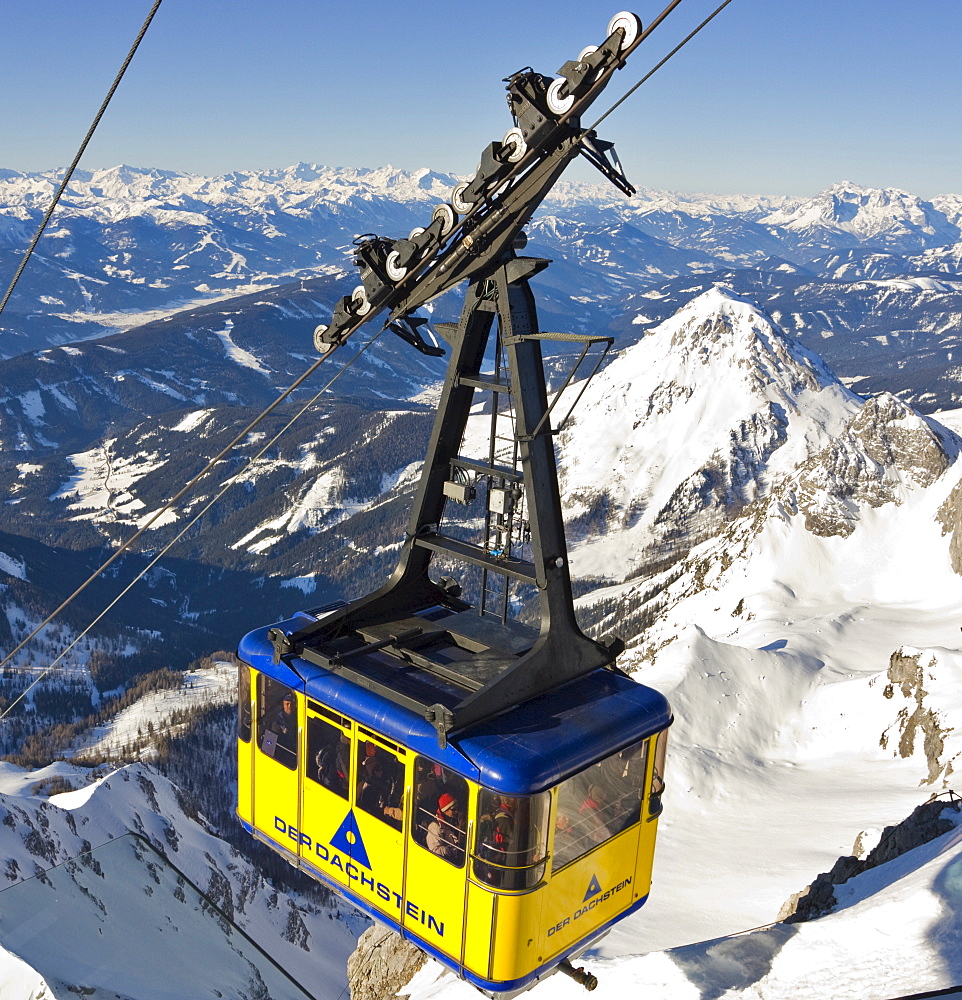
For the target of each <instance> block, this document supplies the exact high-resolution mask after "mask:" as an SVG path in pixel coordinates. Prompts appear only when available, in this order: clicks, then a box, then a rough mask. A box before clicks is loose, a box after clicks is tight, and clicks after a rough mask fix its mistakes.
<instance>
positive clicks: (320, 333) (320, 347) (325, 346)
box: [314, 324, 337, 354]
mask: <svg viewBox="0 0 962 1000" xmlns="http://www.w3.org/2000/svg"><path fill="white" fill-rule="evenodd" d="M327 330H328V328H327V327H326V326H324V325H323V324H322V325H321V326H316V327H314V349H315V350H316V351H317V352H318V353H319V354H328V353H330V352H331V351H333V350H334V348H335V347H337V344H329V343H328V342H327V341H326V340H324V339H323V337H324V334H325V333H327Z"/></svg>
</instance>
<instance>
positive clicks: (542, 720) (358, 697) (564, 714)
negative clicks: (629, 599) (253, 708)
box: [239, 619, 671, 794]
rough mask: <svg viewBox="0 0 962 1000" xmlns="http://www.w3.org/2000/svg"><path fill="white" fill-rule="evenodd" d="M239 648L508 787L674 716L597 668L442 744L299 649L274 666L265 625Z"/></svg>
mask: <svg viewBox="0 0 962 1000" xmlns="http://www.w3.org/2000/svg"><path fill="white" fill-rule="evenodd" d="M300 624H303V621H302V620H299V619H295V620H293V621H292V622H289V623H283V625H282V626H281V627H288V626H291V625H293V626H295V627H296V626H297V625H300ZM239 652H240V655H241V657H242V658H243V659H245V660H246V661H247V662H248V663H250V664H251V665H252V666H254V667H255V668H256V669H257V670H260V671H263V672H264V673H265V674H268V675H270V676H271V677H274V678H276V679H277V680H279V681H282V682H283V683H285V684H287V685H289V686H290V687H293V688H296V689H298V690H302V691H304V692H305V693H306V694H307V696H308V697H309V698H314V699H316V700H317V701H319V702H321V703H322V704H324V705H326V706H328V707H330V708H332V709H335V710H337V711H340V712H342V713H343V714H344V715H347V716H350V717H351V718H354V719H356V720H357V721H358V722H360V723H361V725H364V726H369V727H370V728H371V729H374V730H376V731H378V732H380V733H383V734H384V735H385V736H387V737H388V738H389V739H392V740H394V741H396V742H397V743H400V744H402V745H404V746H407V747H410V748H411V749H412V750H413V751H415V752H416V753H420V754H424V755H425V756H428V757H430V758H432V759H433V760H436V761H438V762H439V763H441V764H444V765H445V766H446V767H453V768H454V769H455V770H457V771H459V772H460V773H462V774H464V775H465V776H466V777H468V778H471V779H472V780H474V781H478V782H480V783H481V784H483V785H486V786H487V787H488V788H492V789H494V790H495V791H498V792H503V793H505V794H525V793H532V792H537V791H541V790H543V789H545V788H550V787H551V786H552V785H555V784H557V783H558V782H559V781H561V780H563V779H564V778H566V777H568V776H569V775H571V774H574V773H576V772H578V771H581V770H583V769H584V768H585V767H586V766H588V765H589V764H592V763H593V762H594V761H597V760H599V759H601V758H603V757H605V756H608V755H609V754H611V753H614V752H615V751H617V750H620V749H622V748H623V747H625V746H628V745H629V744H631V743H634V742H635V741H637V740H639V739H641V738H643V737H645V736H649V735H651V734H652V733H654V732H657V731H658V730H661V729H664V728H665V727H666V726H668V725H669V724H670V722H671V711H670V709H669V706H668V701H667V699H666V698H665V697H664V695H662V694H660V693H659V692H658V691H655V690H653V689H652V688H649V687H645V686H644V685H642V684H638V683H636V682H635V681H633V680H631V679H630V678H628V677H625V676H623V675H621V674H618V673H616V672H614V671H611V670H606V669H598V670H595V671H593V672H592V673H590V674H587V675H586V676H584V677H581V678H578V679H577V680H574V681H570V682H569V683H567V684H565V685H563V686H562V687H560V688H556V689H555V690H554V691H551V692H549V693H548V694H545V695H541V696H540V697H538V698H533V699H532V700H531V701H528V702H526V703H525V704H523V705H519V706H518V707H517V708H513V709H511V710H510V711H508V712H504V713H503V714H501V715H499V716H497V717H496V718H493V719H489V720H487V721H486V722H483V723H481V724H479V725H475V726H471V727H469V728H467V729H465V730H462V731H461V732H460V733H455V734H452V736H451V740H450V743H449V745H448V746H447V747H446V748H445V749H444V750H441V749H439V747H438V742H437V734H436V733H435V730H434V727H433V726H431V725H430V723H428V722H427V721H426V720H425V719H423V718H421V717H419V716H418V715H416V714H415V713H414V712H412V711H410V710H409V709H406V708H403V707H401V706H400V705H396V704H394V703H393V702H390V701H388V700H386V699H385V698H382V697H381V696H380V695H377V694H374V693H373V692H371V691H367V690H365V689H364V688H362V687H360V686H358V685H357V684H354V683H352V682H351V681H349V680H346V679H345V678H343V677H339V676H337V675H336V674H333V673H331V672H330V671H328V670H325V669H323V668H322V667H318V666H315V665H313V664H311V663H308V662H307V661H306V660H302V659H299V658H294V659H293V660H292V661H291V667H293V669H292V668H291V667H288V666H286V665H285V664H284V663H281V664H277V665H275V664H274V662H273V648H272V646H271V644H270V642H269V641H268V639H267V628H266V627H265V628H261V629H257V630H255V631H254V632H251V633H249V634H248V635H247V636H245V637H244V639H243V640H242V641H241V644H240V648H239Z"/></svg>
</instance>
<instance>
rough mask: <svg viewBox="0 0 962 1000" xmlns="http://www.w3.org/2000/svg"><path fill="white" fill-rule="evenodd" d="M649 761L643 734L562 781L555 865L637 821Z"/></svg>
mask: <svg viewBox="0 0 962 1000" xmlns="http://www.w3.org/2000/svg"><path fill="white" fill-rule="evenodd" d="M647 764H648V742H647V740H641V741H639V742H638V743H634V744H632V745H631V746H630V747H626V748H625V749H624V750H621V751H619V752H618V753H616V754H612V755H611V756H610V757H607V758H605V759H604V760H602V761H599V762H598V763H597V764H594V765H592V766H591V767H589V768H588V769H587V770H585V771H582V772H581V774H576V775H575V776H574V777H573V778H569V779H568V780H567V781H565V782H562V784H561V785H559V786H558V807H557V812H556V814H555V829H554V859H553V861H552V864H551V870H552V871H557V870H558V869H559V868H562V867H563V866H564V865H567V864H570V863H571V862H572V861H574V860H576V859H577V858H580V857H581V856H582V855H584V854H587V853H588V851H590V850H593V849H594V848H595V847H598V845H599V844H603V843H605V841H607V840H610V839H611V838H612V837H615V836H617V835H618V834H619V833H622V832H623V831H624V830H627V829H628V827H629V826H631V825H632V824H634V823H637V822H638V820H639V819H640V816H641V800H642V795H643V793H644V788H645V774H646V770H647Z"/></svg>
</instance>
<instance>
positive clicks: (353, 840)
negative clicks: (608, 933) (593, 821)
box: [331, 809, 600, 891]
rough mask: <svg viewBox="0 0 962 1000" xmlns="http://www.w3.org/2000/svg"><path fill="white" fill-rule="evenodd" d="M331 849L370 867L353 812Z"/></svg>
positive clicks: (332, 840)
mask: <svg viewBox="0 0 962 1000" xmlns="http://www.w3.org/2000/svg"><path fill="white" fill-rule="evenodd" d="M331 847H333V848H334V849H335V850H338V851H340V852H341V853H342V854H346V855H347V856H348V857H349V858H350V859H351V860H352V861H356V862H357V863H358V864H359V865H364V867H365V868H370V867H371V862H370V860H369V859H368V856H367V849H366V848H365V847H364V841H363V840H361V831H360V830H359V829H358V828H357V820H356V819H355V818H354V810H353V809H350V810H348V814H347V815H346V816H345V817H344V822H343V823H342V824H341V825H340V826H339V827H338V828H337V832H336V833H335V834H334V836H333V837H331ZM599 891H600V890H599Z"/></svg>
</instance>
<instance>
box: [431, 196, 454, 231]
mask: <svg viewBox="0 0 962 1000" xmlns="http://www.w3.org/2000/svg"><path fill="white" fill-rule="evenodd" d="M438 219H440V220H441V237H442V238H444V237H445V236H450V234H451V233H453V232H454V227H455V226H456V225H457V224H458V217H457V215H456V214H455V211H454V209H453V208H452V207H451V206H450V205H449V204H448V203H447V202H442V203H441V204H440V205H438V206H437V207H436V208H435V209H434V211H433V212H432V213H431V221H432V222H437V221H438Z"/></svg>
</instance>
